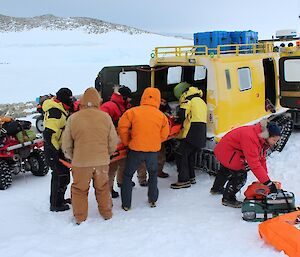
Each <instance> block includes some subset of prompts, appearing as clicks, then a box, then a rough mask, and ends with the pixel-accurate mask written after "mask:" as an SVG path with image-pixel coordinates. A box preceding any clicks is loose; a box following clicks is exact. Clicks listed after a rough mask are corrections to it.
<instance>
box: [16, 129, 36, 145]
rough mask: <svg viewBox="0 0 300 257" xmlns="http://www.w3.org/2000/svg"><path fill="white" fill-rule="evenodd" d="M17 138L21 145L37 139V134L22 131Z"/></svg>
mask: <svg viewBox="0 0 300 257" xmlns="http://www.w3.org/2000/svg"><path fill="white" fill-rule="evenodd" d="M16 137H17V139H18V140H19V142H20V143H24V142H27V141H33V140H34V139H36V134H35V132H34V131H32V130H22V131H20V132H18V133H17V134H16Z"/></svg>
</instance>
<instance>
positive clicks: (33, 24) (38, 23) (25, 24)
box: [0, 14, 149, 34]
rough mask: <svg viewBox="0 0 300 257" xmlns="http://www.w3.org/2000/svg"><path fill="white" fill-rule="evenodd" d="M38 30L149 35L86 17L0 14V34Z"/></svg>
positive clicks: (127, 27)
mask: <svg viewBox="0 0 300 257" xmlns="http://www.w3.org/2000/svg"><path fill="white" fill-rule="evenodd" d="M36 28H40V29H43V30H60V31H63V30H76V29H82V30H83V31H85V32H87V33H91V34H101V33H107V32H110V31H121V32H126V33H129V34H141V33H149V32H147V31H144V30H140V29H136V28H132V27H129V26H125V25H121V24H116V23H110V22H106V21H102V20H98V19H92V18H86V17H70V18H61V17H57V16H54V15H51V14H47V15H42V16H36V17H33V18H17V17H11V16H5V15H1V14H0V32H21V31H28V30H32V29H36Z"/></svg>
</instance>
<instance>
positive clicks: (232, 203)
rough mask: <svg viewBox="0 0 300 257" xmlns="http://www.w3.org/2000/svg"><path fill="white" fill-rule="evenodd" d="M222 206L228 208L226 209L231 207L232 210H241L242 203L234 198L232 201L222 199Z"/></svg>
mask: <svg viewBox="0 0 300 257" xmlns="http://www.w3.org/2000/svg"><path fill="white" fill-rule="evenodd" d="M222 204H223V205H224V206H228V207H232V208H242V204H243V202H241V201H238V200H236V199H235V198H232V199H227V198H223V199H222Z"/></svg>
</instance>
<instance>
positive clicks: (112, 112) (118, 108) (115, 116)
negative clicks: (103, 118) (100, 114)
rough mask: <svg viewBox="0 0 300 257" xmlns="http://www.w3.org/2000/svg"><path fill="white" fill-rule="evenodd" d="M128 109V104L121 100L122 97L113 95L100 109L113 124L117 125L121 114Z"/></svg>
mask: <svg viewBox="0 0 300 257" xmlns="http://www.w3.org/2000/svg"><path fill="white" fill-rule="evenodd" d="M130 107H131V106H130V104H129V103H127V102H126V101H125V100H124V99H123V96H122V95H119V94H117V93H113V94H112V96H111V98H110V100H109V101H108V102H105V103H104V104H102V105H101V106H100V109H101V111H104V112H106V113H108V114H109V116H110V117H111V118H112V121H113V123H114V124H115V125H117V124H118V121H119V119H120V117H121V116H122V114H123V113H124V112H125V111H126V110H127V109H128V108H130Z"/></svg>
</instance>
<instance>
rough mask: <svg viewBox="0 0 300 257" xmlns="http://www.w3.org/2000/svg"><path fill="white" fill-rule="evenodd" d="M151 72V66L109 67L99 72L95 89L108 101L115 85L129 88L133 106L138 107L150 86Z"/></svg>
mask: <svg viewBox="0 0 300 257" xmlns="http://www.w3.org/2000/svg"><path fill="white" fill-rule="evenodd" d="M150 71H151V68H150V66H149V65H132V66H107V67H104V68H103V69H102V70H101V71H100V72H99V74H98V77H97V78H96V81H95V87H96V89H97V90H98V91H99V92H101V95H102V98H103V100H104V101H108V100H109V99H110V96H111V95H112V93H113V88H114V86H115V85H124V86H127V87H129V88H130V89H131V91H132V105H138V104H139V102H140V99H141V96H142V93H143V91H144V89H145V88H146V87H149V86H150V81H151V72H150Z"/></svg>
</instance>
